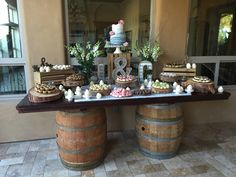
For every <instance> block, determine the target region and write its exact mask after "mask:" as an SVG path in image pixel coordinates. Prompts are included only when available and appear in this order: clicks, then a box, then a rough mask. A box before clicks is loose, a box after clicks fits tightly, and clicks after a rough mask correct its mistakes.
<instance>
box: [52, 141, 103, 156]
mask: <svg viewBox="0 0 236 177" xmlns="http://www.w3.org/2000/svg"><path fill="white" fill-rule="evenodd" d="M57 146H58V149H59V151H62V152H63V153H65V154H89V153H91V152H94V151H96V150H97V149H98V148H102V149H104V148H105V144H102V145H98V146H94V147H91V148H87V149H85V150H68V149H64V148H62V147H60V146H59V144H58V143H57Z"/></svg>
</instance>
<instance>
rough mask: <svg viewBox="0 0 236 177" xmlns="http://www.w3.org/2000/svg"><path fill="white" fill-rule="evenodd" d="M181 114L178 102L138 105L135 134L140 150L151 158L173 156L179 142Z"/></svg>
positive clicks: (181, 127) (181, 122)
mask: <svg viewBox="0 0 236 177" xmlns="http://www.w3.org/2000/svg"><path fill="white" fill-rule="evenodd" d="M182 115H183V113H182V109H181V107H180V105H179V104H155V105H142V106H138V108H137V114H136V134H137V138H138V144H139V148H140V151H141V152H142V153H143V154H144V155H145V156H148V157H151V158H157V159H168V158H171V157H174V156H175V155H176V153H177V151H178V148H179V145H180V142H181V135H182V131H183V118H182Z"/></svg>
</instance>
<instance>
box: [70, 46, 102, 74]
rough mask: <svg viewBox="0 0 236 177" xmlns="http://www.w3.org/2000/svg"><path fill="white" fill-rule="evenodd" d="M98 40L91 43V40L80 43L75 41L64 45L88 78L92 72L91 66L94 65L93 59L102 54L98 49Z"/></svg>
mask: <svg viewBox="0 0 236 177" xmlns="http://www.w3.org/2000/svg"><path fill="white" fill-rule="evenodd" d="M100 44H101V43H100V42H97V43H96V44H94V45H92V44H91V42H87V43H86V44H84V45H82V44H80V43H79V42H77V43H76V44H75V45H74V46H66V48H67V49H68V51H69V53H70V55H72V56H74V57H75V58H76V59H77V61H78V63H79V64H80V65H81V67H82V72H83V73H84V74H85V76H87V77H88V78H90V76H91V73H92V67H93V65H94V59H95V58H96V57H98V56H100V55H101V54H102V51H100V50H99V47H100Z"/></svg>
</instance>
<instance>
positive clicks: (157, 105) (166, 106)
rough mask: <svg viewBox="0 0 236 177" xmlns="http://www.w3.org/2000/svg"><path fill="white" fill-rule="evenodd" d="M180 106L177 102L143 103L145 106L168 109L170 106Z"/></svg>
mask: <svg viewBox="0 0 236 177" xmlns="http://www.w3.org/2000/svg"><path fill="white" fill-rule="evenodd" d="M178 106H180V104H179V103H173V104H168V103H162V104H147V105H144V107H146V108H158V109H170V108H175V107H178Z"/></svg>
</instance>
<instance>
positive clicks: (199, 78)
mask: <svg viewBox="0 0 236 177" xmlns="http://www.w3.org/2000/svg"><path fill="white" fill-rule="evenodd" d="M192 81H194V82H198V83H209V82H211V80H210V79H209V78H208V77H206V76H195V77H194V78H192Z"/></svg>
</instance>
